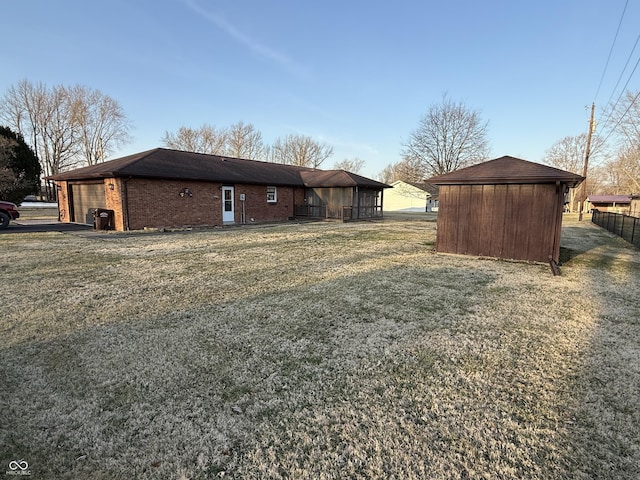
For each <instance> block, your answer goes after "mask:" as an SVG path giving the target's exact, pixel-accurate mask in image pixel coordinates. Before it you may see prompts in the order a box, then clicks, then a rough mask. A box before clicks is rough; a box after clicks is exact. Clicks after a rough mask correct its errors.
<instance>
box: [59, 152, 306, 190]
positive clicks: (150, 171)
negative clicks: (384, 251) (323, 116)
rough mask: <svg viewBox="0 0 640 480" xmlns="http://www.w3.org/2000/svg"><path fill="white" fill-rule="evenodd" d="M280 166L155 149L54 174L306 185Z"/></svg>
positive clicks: (297, 174)
mask: <svg viewBox="0 0 640 480" xmlns="http://www.w3.org/2000/svg"><path fill="white" fill-rule="evenodd" d="M302 170H305V168H304V167H294V166H292V165H283V164H279V163H267V162H260V161H257V160H244V159H240V158H230V157H224V156H220V155H208V154H203V153H193V152H184V151H180V150H169V149H166V148H155V149H153V150H147V151H145V152H140V153H136V154H133V155H128V156H126V157H122V158H118V159H116V160H111V161H108V162H104V163H99V164H97V165H91V166H89V167H83V168H78V169H75V170H71V171H69V172H64V173H59V174H57V175H52V176H51V177H50V178H51V179H52V180H85V179H89V178H105V177H142V178H164V179H180V180H204V181H212V182H222V183H252V184H274V185H292V186H302V180H301V179H300V171H302Z"/></svg>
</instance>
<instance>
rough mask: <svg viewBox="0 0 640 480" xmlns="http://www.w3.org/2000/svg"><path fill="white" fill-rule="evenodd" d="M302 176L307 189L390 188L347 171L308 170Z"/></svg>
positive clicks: (301, 173)
mask: <svg viewBox="0 0 640 480" xmlns="http://www.w3.org/2000/svg"><path fill="white" fill-rule="evenodd" d="M300 176H301V177H302V181H303V182H304V186H305V187H309V188H321V187H372V188H389V185H387V184H386V183H380V182H376V181H375V180H371V179H370V178H366V177H362V176H360V175H356V174H355V173H351V172H347V171H346V170H306V171H301V172H300Z"/></svg>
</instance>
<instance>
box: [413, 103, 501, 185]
mask: <svg viewBox="0 0 640 480" xmlns="http://www.w3.org/2000/svg"><path fill="white" fill-rule="evenodd" d="M487 127H488V123H487V122H483V121H482V119H481V118H480V114H479V113H478V112H476V111H473V110H470V109H469V108H467V107H466V106H465V105H464V104H463V103H461V102H459V103H455V102H453V101H451V100H449V99H448V98H447V96H446V95H445V96H443V98H442V102H441V103H440V104H435V105H432V106H431V107H430V108H429V111H428V112H427V113H426V114H425V115H424V116H423V117H422V118H421V119H420V121H419V123H418V128H416V130H414V131H413V132H411V134H410V135H409V140H408V141H406V142H405V143H404V144H403V147H404V148H403V150H402V156H403V159H404V160H406V161H408V162H411V163H419V164H421V165H422V167H423V171H424V173H425V174H426V175H440V174H443V173H448V172H451V171H453V170H457V169H459V168H462V167H465V166H468V165H471V164H474V163H477V162H480V161H482V160H484V159H486V157H487V155H488V152H489V144H488V140H487Z"/></svg>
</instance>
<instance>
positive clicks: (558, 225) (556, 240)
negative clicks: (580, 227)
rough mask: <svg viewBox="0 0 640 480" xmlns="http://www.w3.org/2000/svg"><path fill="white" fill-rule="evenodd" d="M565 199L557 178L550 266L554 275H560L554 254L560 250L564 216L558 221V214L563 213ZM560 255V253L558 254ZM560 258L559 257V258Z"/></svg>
mask: <svg viewBox="0 0 640 480" xmlns="http://www.w3.org/2000/svg"><path fill="white" fill-rule="evenodd" d="M563 199H564V191H563V189H562V184H561V183H560V181H559V180H556V203H555V209H554V215H553V218H554V228H553V242H552V246H551V252H550V253H549V266H550V267H551V271H552V272H553V274H554V275H560V269H559V268H558V262H557V261H556V259H555V258H554V254H555V252H556V250H558V252H559V251H560V234H561V230H562V217H560V221H558V215H562V211H561V210H560V204H561V203H562V201H563ZM558 257H559V254H558ZM558 260H559V258H558Z"/></svg>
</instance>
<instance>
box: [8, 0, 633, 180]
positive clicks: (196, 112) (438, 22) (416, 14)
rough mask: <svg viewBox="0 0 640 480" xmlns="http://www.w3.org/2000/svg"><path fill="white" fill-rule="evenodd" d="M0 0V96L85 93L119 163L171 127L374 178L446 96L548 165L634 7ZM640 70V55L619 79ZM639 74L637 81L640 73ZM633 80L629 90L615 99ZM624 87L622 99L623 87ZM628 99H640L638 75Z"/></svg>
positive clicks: (495, 137) (611, 80) (512, 150)
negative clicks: (245, 127) (121, 117)
mask: <svg viewBox="0 0 640 480" xmlns="http://www.w3.org/2000/svg"><path fill="white" fill-rule="evenodd" d="M624 7H625V0H535V1H528V0H484V1H480V0H451V1H438V2H436V1H428V0H424V1H408V0H394V1H384V2H383V1H377V0H366V1H365V0H340V1H336V0H323V1H313V0H307V1H305V0H295V1H294V0H108V1H107V0H12V1H9V0H6V1H3V2H2V6H1V8H0V10H1V14H0V38H1V40H2V42H1V45H2V47H0V95H4V93H5V92H6V90H7V88H8V87H9V86H11V85H14V84H15V83H17V82H18V81H20V80H22V79H27V80H29V81H31V82H34V83H37V82H43V83H45V84H46V85H48V86H53V85H56V84H63V85H69V86H70V85H74V84H82V85H85V86H87V87H89V88H94V89H98V90H100V91H101V92H103V93H105V94H107V95H109V96H111V97H113V98H115V99H116V100H118V101H119V102H120V104H121V105H122V106H123V108H124V110H125V113H126V115H127V117H128V118H129V119H130V120H131V122H132V123H133V126H134V130H133V131H132V135H133V138H134V139H133V141H132V142H131V143H130V144H128V145H126V146H125V147H124V148H123V149H122V150H121V151H119V152H118V154H117V155H116V156H123V155H127V154H130V153H135V152H138V151H142V150H147V149H150V148H155V147H158V146H161V138H162V136H163V134H164V132H165V131H170V132H173V131H175V130H177V129H178V128H179V127H180V126H183V125H184V126H192V127H199V126H200V125H202V124H203V123H209V124H212V125H215V126H217V127H225V126H229V125H231V124H233V123H236V122H238V121H243V122H245V123H252V124H254V125H255V127H256V128H258V129H259V130H260V131H261V132H262V134H263V138H264V140H265V142H267V143H271V142H272V141H273V140H275V138H276V137H278V136H284V135H287V134H290V133H300V134H305V135H309V136H311V137H313V138H314V139H317V140H320V141H323V142H326V143H328V144H329V145H331V146H333V148H334V156H333V157H332V158H330V159H329V160H327V161H326V162H325V164H323V167H324V168H330V167H332V166H333V163H334V162H335V161H339V160H342V159H344V158H352V157H359V158H362V159H364V160H365V161H366V165H365V167H364V169H363V171H362V173H363V174H364V175H366V176H370V177H373V176H375V175H376V174H378V173H379V172H380V171H381V170H382V169H383V168H384V167H385V166H387V165H389V164H390V163H393V162H396V161H398V160H400V151H401V148H402V147H401V145H402V142H403V140H405V139H406V138H407V137H408V135H409V133H410V132H411V131H412V130H413V129H415V128H416V126H417V124H418V120H419V118H420V116H421V115H423V114H424V113H426V112H427V110H428V108H429V106H430V105H432V104H434V103H438V102H440V101H441V99H442V96H443V94H445V93H446V94H447V95H448V96H449V98H451V99H452V100H455V101H462V102H464V103H465V104H466V105H467V106H468V107H469V108H471V109H473V110H478V111H479V112H480V113H481V116H482V118H483V119H484V120H487V121H488V122H489V139H490V143H491V148H492V156H491V157H492V158H495V157H499V156H502V155H513V156H517V157H521V158H524V159H527V160H531V161H541V160H542V158H543V156H544V154H545V152H546V150H547V149H548V148H550V147H551V145H552V144H553V143H554V142H556V141H557V140H559V139H561V138H562V137H564V136H567V135H578V134H580V133H585V132H586V131H587V129H588V118H589V111H588V109H587V108H586V107H587V106H590V105H591V102H593V101H594V100H595V102H596V108H597V109H599V108H600V107H603V106H604V104H606V103H607V101H608V100H609V97H610V96H611V95H612V93H613V90H614V86H615V84H616V82H617V81H618V78H619V77H620V75H621V73H622V72H623V67H624V64H625V62H626V61H627V59H628V58H629V54H630V52H631V50H632V48H633V44H634V42H635V41H636V39H637V37H638V34H639V33H640V1H638V0H630V1H629V2H628V5H627V9H626V13H625V16H624V20H623V22H622V24H621V27H620V33H619V36H618V39H617V42H616V46H615V49H614V50H613V54H612V56H611V61H610V62H609V66H608V69H607V73H606V75H605V77H604V81H603V83H602V87H601V88H600V91H599V93H598V95H597V97H596V92H597V90H598V85H599V83H600V79H601V77H602V74H603V72H604V68H605V64H606V62H607V57H608V55H609V51H610V49H611V46H612V43H613V39H614V36H615V34H616V29H617V28H618V24H619V20H620V17H621V14H622V11H623V9H624ZM637 58H638V53H636V54H635V56H634V57H633V59H632V61H631V65H630V67H628V70H627V71H629V70H631V68H632V67H633V64H635V62H636V60H637ZM639 70H640V68H639ZM627 78H628V75H625V76H624V77H623V80H622V82H621V85H620V87H621V86H622V85H623V84H624V83H625V81H626V79H627ZM620 87H619V88H620ZM628 88H630V89H633V90H638V89H640V72H638V73H637V74H636V75H635V76H633V77H632V79H631V82H630V83H629V85H628Z"/></svg>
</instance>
